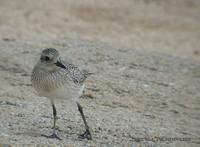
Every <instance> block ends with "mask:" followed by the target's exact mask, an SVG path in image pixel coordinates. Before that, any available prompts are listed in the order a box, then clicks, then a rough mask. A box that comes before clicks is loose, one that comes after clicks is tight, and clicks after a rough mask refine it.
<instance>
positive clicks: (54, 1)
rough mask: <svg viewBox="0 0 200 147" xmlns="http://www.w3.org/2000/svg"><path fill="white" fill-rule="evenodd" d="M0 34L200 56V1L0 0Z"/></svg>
mask: <svg viewBox="0 0 200 147" xmlns="http://www.w3.org/2000/svg"><path fill="white" fill-rule="evenodd" d="M0 37H1V38H2V39H5V40H6V39H16V40H20V39H26V40H36V39H37V40H40V39H45V38H46V39H47V40H48V38H59V37H61V38H63V37H70V38H77V37H78V38H81V39H86V40H99V41H103V42H109V43H112V44H113V45H116V46H122V47H123V46H124V47H129V48H135V49H144V50H146V51H159V52H165V53H169V54H175V55H177V56H182V57H189V58H194V59H200V41H199V39H200V1H199V0H51V1H49V0H38V1H32V0H0Z"/></svg>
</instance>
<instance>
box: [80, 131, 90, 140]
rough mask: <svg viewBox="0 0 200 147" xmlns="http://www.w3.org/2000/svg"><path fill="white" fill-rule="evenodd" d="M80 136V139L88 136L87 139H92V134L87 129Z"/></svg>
mask: <svg viewBox="0 0 200 147" xmlns="http://www.w3.org/2000/svg"><path fill="white" fill-rule="evenodd" d="M78 138H80V139H85V138H86V139H87V140H92V135H91V133H90V131H89V130H86V131H85V133H83V134H81V135H79V137H78Z"/></svg>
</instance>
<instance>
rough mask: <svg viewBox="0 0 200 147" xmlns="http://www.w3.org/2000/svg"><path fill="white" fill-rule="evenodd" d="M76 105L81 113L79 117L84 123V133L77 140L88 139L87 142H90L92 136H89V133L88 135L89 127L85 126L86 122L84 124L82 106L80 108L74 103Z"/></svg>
mask: <svg viewBox="0 0 200 147" xmlns="http://www.w3.org/2000/svg"><path fill="white" fill-rule="evenodd" d="M76 104H77V106H78V111H79V112H80V113H81V117H82V119H83V122H84V124H85V133H83V134H81V135H80V136H79V138H82V139H85V138H86V139H88V140H92V135H91V133H90V130H89V126H88V124H87V122H86V119H85V115H84V113H83V108H82V106H81V105H80V104H79V103H78V102H76Z"/></svg>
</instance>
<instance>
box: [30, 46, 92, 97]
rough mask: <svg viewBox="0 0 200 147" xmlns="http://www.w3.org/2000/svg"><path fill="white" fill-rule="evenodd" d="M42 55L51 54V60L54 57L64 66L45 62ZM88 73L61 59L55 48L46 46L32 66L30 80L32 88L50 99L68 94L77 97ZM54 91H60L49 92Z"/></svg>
mask: <svg viewBox="0 0 200 147" xmlns="http://www.w3.org/2000/svg"><path fill="white" fill-rule="evenodd" d="M44 56H52V58H53V60H54V58H56V59H57V60H59V62H61V63H62V64H63V65H64V66H65V67H66V68H65V69H64V68H61V67H57V66H55V65H54V62H52V63H50V64H48V63H46V62H45V61H43V58H44ZM55 61H56V60H55ZM88 74H89V73H87V72H84V71H81V70H79V68H78V67H76V66H75V65H73V64H71V63H68V62H66V61H63V60H61V58H60V57H59V54H58V52H57V50H55V49H51V48H48V49H45V50H44V51H43V52H42V55H41V58H40V60H39V61H38V63H37V64H36V65H35V67H34V68H33V71H32V76H31V81H32V84H33V86H34V88H35V89H36V90H37V91H38V92H39V94H40V95H42V96H45V97H48V98H51V99H56V98H64V99H69V97H70V96H71V98H74V97H76V98H77V97H79V96H80V95H81V93H82V91H83V88H84V81H85V80H86V78H87V75H88ZM62 89H63V90H62ZM54 91H56V92H57V91H60V94H58V95H57V96H56V95H55V94H51V95H50V94H49V93H52V92H54ZM63 92H64V93H63ZM62 93H63V94H62ZM52 96H55V97H52Z"/></svg>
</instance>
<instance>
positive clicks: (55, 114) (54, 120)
mask: <svg viewBox="0 0 200 147" xmlns="http://www.w3.org/2000/svg"><path fill="white" fill-rule="evenodd" d="M51 105H52V108H53V134H52V135H50V136H46V135H45V137H47V138H56V139H58V140H62V139H61V138H60V137H58V135H57V130H56V121H57V112H56V107H55V105H54V103H53V101H52V102H51Z"/></svg>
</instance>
